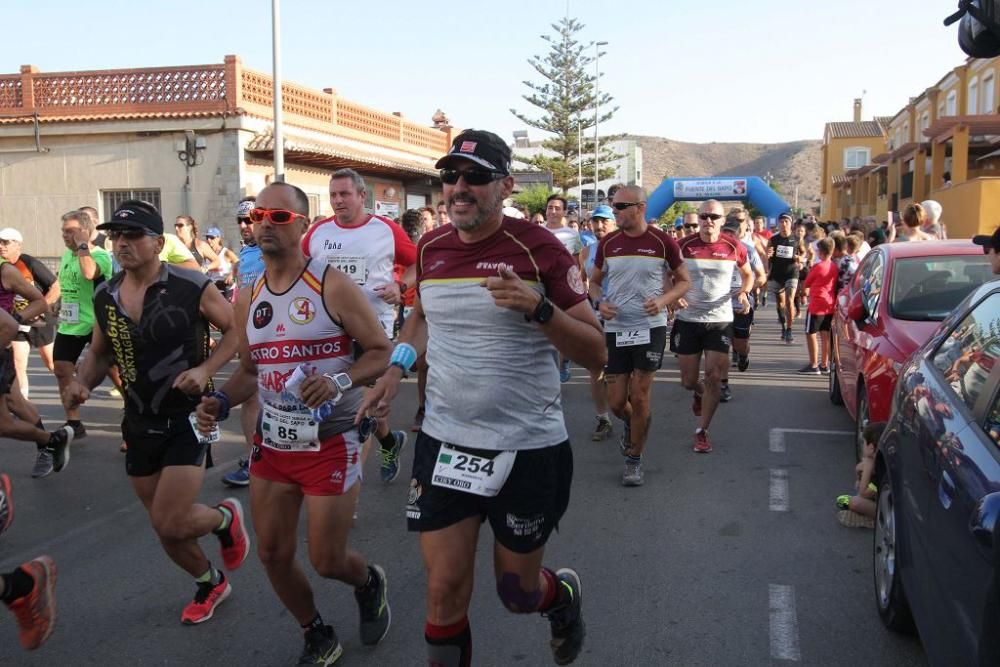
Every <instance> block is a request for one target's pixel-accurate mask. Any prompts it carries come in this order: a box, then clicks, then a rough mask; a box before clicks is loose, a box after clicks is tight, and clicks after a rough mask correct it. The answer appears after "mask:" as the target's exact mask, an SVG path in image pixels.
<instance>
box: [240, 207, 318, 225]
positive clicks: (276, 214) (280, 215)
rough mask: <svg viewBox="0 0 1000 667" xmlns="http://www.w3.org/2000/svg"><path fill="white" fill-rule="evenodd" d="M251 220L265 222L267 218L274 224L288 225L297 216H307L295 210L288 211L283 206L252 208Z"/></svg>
mask: <svg viewBox="0 0 1000 667" xmlns="http://www.w3.org/2000/svg"><path fill="white" fill-rule="evenodd" d="M249 216H250V220H251V221H253V222H263V221H264V220H267V221H268V222H270V223H271V224H274V225H287V224H288V223H290V222H291V221H292V220H294V219H295V218H305V217H306V216H304V215H302V214H301V213H296V212H295V211H288V210H286V209H283V208H252V209H250V213H249Z"/></svg>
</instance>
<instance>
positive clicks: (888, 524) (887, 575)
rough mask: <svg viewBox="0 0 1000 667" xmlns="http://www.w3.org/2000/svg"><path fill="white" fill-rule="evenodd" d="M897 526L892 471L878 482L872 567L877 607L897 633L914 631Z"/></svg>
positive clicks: (887, 624)
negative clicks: (902, 570) (900, 555)
mask: <svg viewBox="0 0 1000 667" xmlns="http://www.w3.org/2000/svg"><path fill="white" fill-rule="evenodd" d="M897 529H898V524H897V522H896V496H895V494H894V492H893V488H892V483H891V482H890V480H889V474H888V471H885V470H884V471H883V472H882V474H881V475H880V476H879V480H878V505H877V509H876V513H875V543H874V549H873V554H872V555H873V558H872V565H873V569H874V574H875V603H876V605H878V615H879V617H881V619H882V623H883V624H884V625H885V627H887V628H889V629H890V630H892V631H894V632H903V633H907V634H910V633H912V632H913V631H914V624H913V614H912V613H911V612H910V603H909V602H907V601H906V594H905V593H904V592H903V580H902V578H901V577H900V572H899V558H898V554H899V532H898V530H897Z"/></svg>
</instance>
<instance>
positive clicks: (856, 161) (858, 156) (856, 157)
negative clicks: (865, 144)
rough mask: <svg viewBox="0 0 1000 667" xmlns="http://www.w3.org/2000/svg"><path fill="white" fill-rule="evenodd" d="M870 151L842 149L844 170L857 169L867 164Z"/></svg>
mask: <svg viewBox="0 0 1000 667" xmlns="http://www.w3.org/2000/svg"><path fill="white" fill-rule="evenodd" d="M869 157H871V151H870V150H869V149H867V148H847V149H844V169H845V170H846V171H849V170H851V169H859V168H861V167H863V166H865V165H866V164H868V159H869Z"/></svg>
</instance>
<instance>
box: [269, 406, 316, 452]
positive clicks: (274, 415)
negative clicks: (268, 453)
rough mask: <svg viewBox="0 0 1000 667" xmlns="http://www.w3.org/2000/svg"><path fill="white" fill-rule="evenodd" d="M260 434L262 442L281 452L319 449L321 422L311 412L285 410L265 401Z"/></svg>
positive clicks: (314, 450)
mask: <svg viewBox="0 0 1000 667" xmlns="http://www.w3.org/2000/svg"><path fill="white" fill-rule="evenodd" d="M260 436H261V444H263V445H264V446H265V447H268V448H270V449H276V450H278V451H281V452H318V451H319V424H318V423H317V422H316V420H315V419H313V417H312V414H310V413H309V412H285V411H284V410H278V409H277V408H274V407H271V406H270V405H267V404H266V403H265V404H264V405H263V406H262V409H261V413H260Z"/></svg>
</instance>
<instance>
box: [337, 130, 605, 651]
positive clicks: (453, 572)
mask: <svg viewBox="0 0 1000 667" xmlns="http://www.w3.org/2000/svg"><path fill="white" fill-rule="evenodd" d="M510 162H511V152H510V148H509V147H508V146H507V145H506V144H505V143H504V142H503V140H502V139H501V138H500V137H498V136H497V135H495V134H493V133H492V132H483V131H480V130H466V131H465V132H463V133H462V134H460V135H459V136H458V137H456V138H455V141H454V143H453V144H452V147H451V151H450V152H449V153H448V155H446V156H445V157H443V158H441V159H440V160H439V161H438V163H437V167H438V168H440V169H441V181H442V183H443V184H444V185H443V190H444V199H445V201H446V202H447V205H448V217H449V218H450V220H451V225H450V226H447V225H446V226H444V227H439V228H437V229H435V230H434V231H432V232H430V233H428V234H425V235H424V236H423V237H422V238H421V239H420V244H419V246H418V248H417V283H418V285H419V287H420V289H419V292H418V297H417V299H416V300H415V302H414V306H413V312H412V313H411V314H410V316H409V317H408V318H407V319H406V323H405V324H404V325H403V330H402V331H401V332H400V335H399V341H400V342H399V343H398V344H397V345H396V348H395V351H394V352H393V355H392V357H391V359H390V362H389V363H390V365H389V369H388V370H387V371H386V372H385V375H383V376H382V378H381V379H380V380H379V381H378V382H377V383H376V385H375V387H374V389H372V391H371V392H370V394H369V395H368V396H367V397H366V398H365V402H364V403H363V404H362V406H361V409H360V410H359V412H358V415H357V417H356V421H358V422H360V420H361V418H362V416H363V415H364V414H365V413H366V412H370V413H371V414H373V415H374V416H376V417H381V416H382V415H384V414H386V412H387V410H388V406H389V403H390V402H391V401H392V400H393V398H394V397H395V396H396V394H397V392H398V391H399V387H400V381H401V380H402V376H403V372H404V371H405V370H407V369H408V368H409V367H410V366H411V365H412V364H413V362H414V361H415V360H416V359H417V357H418V356H419V355H420V354H422V353H424V352H425V351H426V353H427V366H428V375H427V412H426V414H425V415H424V421H423V424H422V427H421V430H420V433H419V434H418V435H417V442H416V445H415V446H414V454H413V475H412V479H411V481H410V495H409V499H408V501H407V507H406V517H407V522H408V524H409V529H410V530H411V531H414V532H417V533H419V534H420V548H421V551H422V554H423V559H424V564H425V567H426V570H427V580H428V581H427V623H426V625H425V627H424V639H425V641H426V642H427V656H428V662H427V664H429V665H440V666H441V667H466V666H468V665H470V664H472V630H471V628H470V626H469V618H468V611H469V604H470V602H471V598H472V590H473V572H474V565H475V561H476V545H477V543H478V541H479V530H480V526H481V524H482V523H483V522H484V521H486V520H489V523H490V527H491V528H492V530H493V535H494V546H493V559H494V571H495V577H496V579H495V583H496V590H497V594H498V595H499V597H500V600H501V602H502V603H503V605H504V606H505V607H506V608H507V609H508V610H510V611H512V612H515V613H522V614H529V613H535V612H539V613H541V614H543V615H544V616H546V617H547V618H548V620H549V623H550V626H551V628H550V629H551V633H552V641H551V649H552V652H553V657H554V658H555V661H556V663H557V664H560V665H567V664H569V663H571V662H573V660H575V659H576V657H577V655H578V654H579V653H580V650H581V648H582V647H583V640H584V635H585V627H584V622H583V615H582V609H581V603H582V597H581V595H582V589H581V584H580V577H579V575H578V574H577V573H576V572H575V571H574V570H572V569H570V568H563V569H560V570H556V571H553V570H550V569H548V568H545V567H542V560H543V557H544V555H545V544H546V541H547V540H548V538H549V536H550V535H551V534H552V530H553V529H554V528H556V527H557V525H558V523H559V520H560V518H561V517H562V515H563V513H564V512H565V511H566V508H567V506H568V505H569V489H570V483H571V481H572V477H573V454H572V450H571V449H570V444H569V437H568V435H567V432H566V423H565V420H564V419H563V411H562V401H561V392H560V383H559V368H558V366H557V363H558V358H559V354H560V353H561V354H563V355H564V356H566V357H567V358H569V359H571V360H573V361H574V362H576V363H577V364H579V365H581V366H583V367H584V368H587V369H589V370H591V371H596V370H598V369H600V368H601V367H602V366H603V365H604V362H605V360H606V358H607V354H606V350H605V347H604V346H603V345H602V344H601V343H602V339H603V334H602V333H601V328H600V325H599V324H598V322H597V318H596V317H595V316H594V312H593V310H592V309H591V307H590V304H589V303H588V302H587V295H586V289H585V288H584V281H583V275H582V271H581V270H580V265H579V262H577V261H576V260H575V259H574V258H573V257H572V256H571V255H570V254H569V252H567V251H566V249H565V248H564V247H563V245H562V244H561V243H560V242H559V240H558V239H557V238H556V237H555V236H553V235H552V234H551V233H550V232H548V231H546V230H545V229H543V228H542V227H540V226H538V225H535V224H532V223H531V222H529V221H527V220H519V219H517V218H511V217H505V216H504V215H503V212H502V210H503V200H504V198H506V197H508V196H510V193H511V191H512V190H513V188H514V178H513V177H512V176H511V174H510ZM534 662H537V660H535V661H534Z"/></svg>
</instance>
